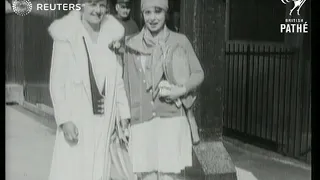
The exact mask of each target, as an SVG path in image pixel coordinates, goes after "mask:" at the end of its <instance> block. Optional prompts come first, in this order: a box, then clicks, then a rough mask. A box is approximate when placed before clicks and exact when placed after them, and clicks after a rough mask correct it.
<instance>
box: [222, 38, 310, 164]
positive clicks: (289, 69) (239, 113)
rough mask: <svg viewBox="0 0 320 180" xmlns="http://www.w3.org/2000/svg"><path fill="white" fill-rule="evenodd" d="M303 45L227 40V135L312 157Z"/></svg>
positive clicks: (225, 128) (308, 70)
mask: <svg viewBox="0 0 320 180" xmlns="http://www.w3.org/2000/svg"><path fill="white" fill-rule="evenodd" d="M299 55H300V53H299V51H298V50H297V49H293V48H289V47H285V46H283V45H277V44H254V43H243V42H227V44H226V51H225V58H226V71H225V72H226V74H225V96H224V97H225V99H224V104H225V106H224V107H225V109H224V134H225V135H226V136H233V137H236V138H239V139H241V140H243V141H246V142H248V143H252V144H255V145H258V146H261V147H264V148H267V149H269V150H274V151H277V152H279V153H282V154H284V155H288V156H291V157H294V158H297V159H301V160H304V161H307V162H310V159H311V154H310V147H311V117H310V108H311V101H310V100H311V94H310V84H311V83H310V79H311V78H310V64H309V63H308V61H306V60H302V59H301V58H299V57H300V56H299Z"/></svg>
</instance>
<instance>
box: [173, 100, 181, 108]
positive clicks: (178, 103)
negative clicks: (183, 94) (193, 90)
mask: <svg viewBox="0 0 320 180" xmlns="http://www.w3.org/2000/svg"><path fill="white" fill-rule="evenodd" d="M175 104H176V106H177V107H178V108H180V107H181V105H182V102H181V100H180V99H177V100H175Z"/></svg>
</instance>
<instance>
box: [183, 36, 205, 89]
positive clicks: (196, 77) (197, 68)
mask: <svg viewBox="0 0 320 180" xmlns="http://www.w3.org/2000/svg"><path fill="white" fill-rule="evenodd" d="M183 45H184V46H185V48H186V51H187V55H188V61H189V66H190V70H191V76H190V79H189V80H188V82H187V83H186V84H184V87H185V88H186V92H187V93H188V92H190V91H192V90H194V89H196V88H197V87H198V86H199V85H200V84H201V83H202V82H203V80H204V72H203V69H202V67H201V64H200V62H199V59H198V57H197V55H196V53H195V52H194V49H193V47H192V45H191V43H190V41H189V39H188V38H187V37H186V36H184V44H183Z"/></svg>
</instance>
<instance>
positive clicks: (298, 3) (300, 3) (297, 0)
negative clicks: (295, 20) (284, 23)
mask: <svg viewBox="0 0 320 180" xmlns="http://www.w3.org/2000/svg"><path fill="white" fill-rule="evenodd" d="M281 2H282V3H283V4H288V3H290V2H293V4H294V6H293V8H292V9H291V10H290V13H289V15H290V16H291V15H292V12H293V11H294V10H295V9H297V8H298V9H297V14H298V15H300V9H301V7H302V6H303V4H304V3H305V2H306V0H281Z"/></svg>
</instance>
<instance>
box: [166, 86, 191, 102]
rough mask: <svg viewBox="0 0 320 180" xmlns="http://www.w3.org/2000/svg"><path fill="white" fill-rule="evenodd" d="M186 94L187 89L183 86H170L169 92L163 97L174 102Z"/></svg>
mask: <svg viewBox="0 0 320 180" xmlns="http://www.w3.org/2000/svg"><path fill="white" fill-rule="evenodd" d="M186 93H187V89H186V88H185V87H184V86H172V87H171V89H170V91H168V92H167V95H166V96H164V98H165V99H168V100H171V101H175V100H176V99H178V98H180V97H181V96H183V95H185V94H186Z"/></svg>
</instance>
